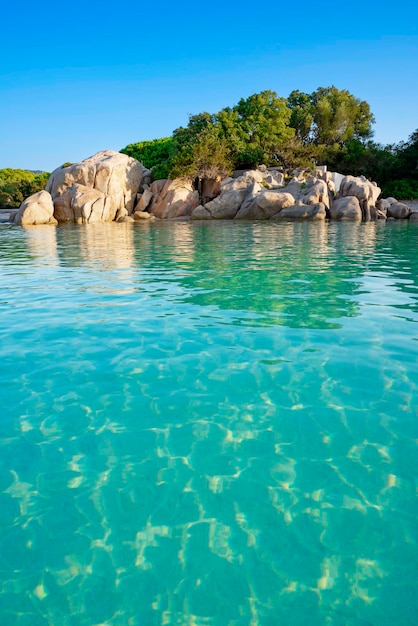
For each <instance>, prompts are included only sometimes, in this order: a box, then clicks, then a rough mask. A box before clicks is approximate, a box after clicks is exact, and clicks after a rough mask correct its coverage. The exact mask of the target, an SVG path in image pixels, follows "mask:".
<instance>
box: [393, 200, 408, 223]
mask: <svg viewBox="0 0 418 626" xmlns="http://www.w3.org/2000/svg"><path fill="white" fill-rule="evenodd" d="M411 213H412V210H411V209H410V208H409V206H408V205H406V204H404V203H403V202H392V203H391V204H390V205H389V208H388V210H387V216H388V217H394V218H395V219H396V220H406V219H408V217H409V216H410V215H411Z"/></svg>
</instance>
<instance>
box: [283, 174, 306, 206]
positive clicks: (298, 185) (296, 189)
mask: <svg viewBox="0 0 418 626" xmlns="http://www.w3.org/2000/svg"><path fill="white" fill-rule="evenodd" d="M303 183H304V181H300V180H296V178H293V179H292V180H291V181H290V182H289V183H288V184H287V185H286V187H283V189H282V193H290V194H291V195H292V196H293V199H294V203H293V204H295V203H296V200H299V197H300V194H301V192H302V185H303Z"/></svg>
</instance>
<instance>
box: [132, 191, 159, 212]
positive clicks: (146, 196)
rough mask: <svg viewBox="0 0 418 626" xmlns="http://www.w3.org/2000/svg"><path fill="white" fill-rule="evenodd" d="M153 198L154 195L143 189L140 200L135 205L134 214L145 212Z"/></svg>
mask: <svg viewBox="0 0 418 626" xmlns="http://www.w3.org/2000/svg"><path fill="white" fill-rule="evenodd" d="M153 198H154V194H153V193H152V191H151V190H150V189H144V191H143V193H142V194H141V195H140V198H139V200H138V202H137V204H136V205H135V209H134V213H136V212H137V211H146V210H147V208H148V207H149V205H150V204H151V201H152V199H153Z"/></svg>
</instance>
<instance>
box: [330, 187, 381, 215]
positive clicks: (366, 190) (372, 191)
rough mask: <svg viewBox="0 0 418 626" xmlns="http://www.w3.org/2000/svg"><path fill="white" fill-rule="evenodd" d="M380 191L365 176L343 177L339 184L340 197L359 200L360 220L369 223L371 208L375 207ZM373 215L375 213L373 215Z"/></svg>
mask: <svg viewBox="0 0 418 626" xmlns="http://www.w3.org/2000/svg"><path fill="white" fill-rule="evenodd" d="M380 191H381V189H380V188H379V187H378V186H377V185H376V183H372V182H370V181H369V180H367V178H365V176H345V177H344V179H343V180H342V182H341V186H340V191H339V193H340V195H341V196H344V197H347V196H354V197H355V198H357V199H358V200H359V203H360V208H361V212H362V218H363V219H364V220H365V221H369V220H370V219H371V217H372V211H371V209H372V207H373V208H374V207H375V206H376V202H377V199H378V197H379V195H380ZM374 215H375V213H374Z"/></svg>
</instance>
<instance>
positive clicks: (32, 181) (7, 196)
mask: <svg viewBox="0 0 418 626" xmlns="http://www.w3.org/2000/svg"><path fill="white" fill-rule="evenodd" d="M48 178H49V172H31V171H29V170H21V169H13V168H11V167H6V168H5V169H2V170H0V207H1V208H17V207H18V206H20V204H21V203H22V202H23V200H24V199H25V198H27V197H28V196H31V195H32V194H33V193H36V192H37V191H42V189H45V186H46V183H47V182H48Z"/></svg>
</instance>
